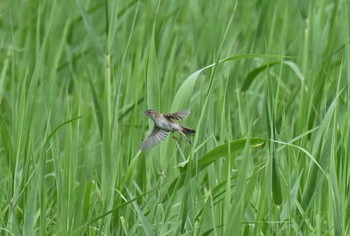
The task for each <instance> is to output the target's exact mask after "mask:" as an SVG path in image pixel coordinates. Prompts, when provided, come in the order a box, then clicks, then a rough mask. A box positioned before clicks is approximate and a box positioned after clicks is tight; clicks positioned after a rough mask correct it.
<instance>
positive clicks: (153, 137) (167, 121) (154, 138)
mask: <svg viewBox="0 0 350 236" xmlns="http://www.w3.org/2000/svg"><path fill="white" fill-rule="evenodd" d="M190 113H191V111H190V110H183V111H179V112H175V113H170V114H162V113H159V112H157V111H155V110H147V111H145V112H144V114H145V115H146V116H148V117H149V118H151V119H152V120H153V122H154V128H153V131H152V133H151V134H150V135H149V136H148V137H147V138H146V139H145V140H144V141H143V142H142V143H141V147H140V149H141V150H146V149H150V148H152V147H154V146H155V145H157V144H158V143H160V142H161V141H162V140H164V139H165V138H166V137H167V135H168V134H169V132H178V133H180V134H181V135H182V136H184V137H185V138H186V140H187V141H188V142H189V143H190V145H192V142H191V140H189V139H188V138H187V137H186V134H189V135H191V134H192V135H193V134H195V133H196V131H195V130H194V129H190V128H186V127H184V126H181V125H179V124H178V123H177V122H176V121H177V120H182V119H185V118H187V117H188V116H189V115H190ZM173 138H174V139H175V140H177V138H175V137H173Z"/></svg>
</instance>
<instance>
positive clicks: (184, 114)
mask: <svg viewBox="0 0 350 236" xmlns="http://www.w3.org/2000/svg"><path fill="white" fill-rule="evenodd" d="M190 114H191V110H183V111H178V112H175V113H170V114H164V117H166V118H168V119H173V120H181V119H185V118H186V117H188V116H189V115H190Z"/></svg>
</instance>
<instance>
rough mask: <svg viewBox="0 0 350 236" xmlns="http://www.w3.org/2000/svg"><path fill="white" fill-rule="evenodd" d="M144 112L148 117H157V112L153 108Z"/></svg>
mask: <svg viewBox="0 0 350 236" xmlns="http://www.w3.org/2000/svg"><path fill="white" fill-rule="evenodd" d="M144 114H145V115H146V116H148V117H149V118H157V117H158V114H159V113H158V112H156V111H155V110H152V109H150V110H147V111H145V112H144Z"/></svg>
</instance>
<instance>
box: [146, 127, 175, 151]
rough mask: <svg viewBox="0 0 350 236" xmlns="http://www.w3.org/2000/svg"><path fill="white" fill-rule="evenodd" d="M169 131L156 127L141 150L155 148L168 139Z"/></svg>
mask: <svg viewBox="0 0 350 236" xmlns="http://www.w3.org/2000/svg"><path fill="white" fill-rule="evenodd" d="M168 133H169V131H167V130H164V129H160V128H158V127H157V126H154V128H153V131H152V133H151V134H150V135H149V136H148V137H147V138H146V139H145V140H144V141H143V142H142V143H141V147H140V149H141V150H146V149H149V148H152V147H154V146H155V145H157V144H158V143H160V142H161V141H162V140H164V139H165V138H166V136H167V135H168Z"/></svg>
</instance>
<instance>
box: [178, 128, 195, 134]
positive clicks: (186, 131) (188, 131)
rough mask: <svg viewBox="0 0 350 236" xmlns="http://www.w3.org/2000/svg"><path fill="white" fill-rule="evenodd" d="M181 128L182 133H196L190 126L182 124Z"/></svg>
mask: <svg viewBox="0 0 350 236" xmlns="http://www.w3.org/2000/svg"><path fill="white" fill-rule="evenodd" d="M181 128H182V133H184V134H191V135H193V134H195V133H196V131H195V130H194V129H190V128H187V127H183V126H181Z"/></svg>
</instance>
